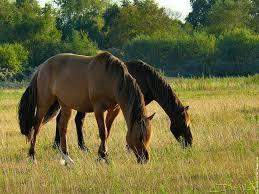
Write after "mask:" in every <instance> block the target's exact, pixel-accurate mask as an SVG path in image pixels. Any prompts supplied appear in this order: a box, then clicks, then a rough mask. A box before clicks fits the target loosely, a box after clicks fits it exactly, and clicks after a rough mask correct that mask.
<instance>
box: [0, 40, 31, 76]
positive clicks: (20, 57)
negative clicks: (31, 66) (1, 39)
mask: <svg viewBox="0 0 259 194" xmlns="http://www.w3.org/2000/svg"><path fill="white" fill-rule="evenodd" d="M28 54H29V53H28V51H27V50H26V49H25V48H24V47H23V46H22V45H20V44H1V45H0V68H1V69H2V70H4V72H8V74H9V72H14V73H21V72H22V71H23V70H24V66H25V65H26V64H27V62H28ZM6 69H8V70H6ZM2 73H3V71H2ZM4 74H5V73H4Z"/></svg>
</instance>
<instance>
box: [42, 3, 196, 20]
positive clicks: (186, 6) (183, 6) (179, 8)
mask: <svg viewBox="0 0 259 194" xmlns="http://www.w3.org/2000/svg"><path fill="white" fill-rule="evenodd" d="M51 1H52V0H39V2H40V5H42V6H43V5H44V4H45V3H46V2H51ZM114 1H116V0H114ZM156 2H157V3H158V4H159V6H161V7H165V8H170V9H171V10H173V11H176V12H178V13H180V14H181V18H180V19H181V20H184V18H185V17H186V16H187V15H188V13H189V12H190V11H191V10H192V8H191V4H190V1H189V0H156Z"/></svg>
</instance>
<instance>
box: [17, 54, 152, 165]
mask: <svg viewBox="0 0 259 194" xmlns="http://www.w3.org/2000/svg"><path fill="white" fill-rule="evenodd" d="M57 104H58V106H60V107H61V109H60V116H59V121H58V129H59V133H60V141H61V143H60V153H61V161H63V162H62V163H63V164H72V163H74V162H73V160H72V159H71V158H70V156H69V153H68V149H67V143H66V133H67V126H68V122H69V119H70V117H71V111H72V109H74V110H76V111H79V112H94V115H95V119H96V121H97V125H98V129H99V137H100V139H101V143H100V146H99V149H98V156H99V157H98V158H99V159H101V160H105V161H107V159H108V158H107V157H108V153H107V148H106V141H107V128H106V126H105V122H104V112H105V111H106V110H108V111H113V110H114V109H116V107H118V106H119V107H120V109H121V110H122V113H123V115H124V117H125V120H126V124H127V128H128V130H127V135H126V141H127V143H128V145H129V146H130V148H131V149H132V150H133V152H134V153H135V155H136V157H137V161H138V162H139V163H146V162H147V161H148V160H149V151H148V148H149V144H150V139H151V133H152V131H151V126H150V120H151V119H152V118H153V116H154V114H153V115H151V116H150V117H147V116H146V109H145V102H144V97H143V94H142V93H141V90H140V88H139V86H138V84H137V82H136V80H135V79H134V78H133V77H132V76H131V75H130V74H129V72H128V70H127V68H126V66H125V64H124V63H123V62H122V61H121V60H119V59H118V58H116V57H115V56H113V55H112V54H110V53H108V52H103V53H100V54H98V55H96V56H83V55H75V54H71V53H62V54H58V55H55V56H53V57H51V58H49V59H47V60H46V61H45V62H44V63H43V64H41V65H40V66H39V68H38V70H37V71H36V73H35V75H34V76H33V78H32V80H31V82H30V84H29V86H28V87H27V89H26V90H25V92H24V93H23V95H22V97H21V100H20V103H19V105H18V119H19V125H20V130H21V133H22V134H23V135H25V136H26V137H27V141H29V142H30V148H29V156H30V158H31V159H32V160H33V161H35V145H36V138H37V134H38V132H39V130H40V127H41V126H42V125H43V124H44V122H43V120H44V117H45V115H46V113H47V112H48V110H49V109H51V108H53V107H56V105H57ZM45 123H46V120H45Z"/></svg>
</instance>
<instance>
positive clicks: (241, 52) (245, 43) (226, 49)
mask: <svg viewBox="0 0 259 194" xmlns="http://www.w3.org/2000/svg"><path fill="white" fill-rule="evenodd" d="M217 44H218V50H219V51H218V59H219V60H221V61H225V62H227V63H232V64H236V65H250V64H253V63H255V60H256V58H258V57H259V52H258V51H259V35H255V34H252V33H251V32H250V31H249V30H245V29H236V30H234V31H230V32H227V33H225V34H224V35H222V36H221V37H220V38H219V40H218V43H217Z"/></svg>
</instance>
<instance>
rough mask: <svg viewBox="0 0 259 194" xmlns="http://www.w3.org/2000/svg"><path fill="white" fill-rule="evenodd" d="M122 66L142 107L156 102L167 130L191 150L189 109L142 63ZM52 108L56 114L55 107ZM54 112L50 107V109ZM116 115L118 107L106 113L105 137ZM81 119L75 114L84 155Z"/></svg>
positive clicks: (149, 67) (165, 83)
mask: <svg viewBox="0 0 259 194" xmlns="http://www.w3.org/2000/svg"><path fill="white" fill-rule="evenodd" d="M125 65H126V66H127V69H128V71H129V73H130V74H131V75H132V76H133V77H134V78H135V79H136V81H137V83H138V85H139V87H140V89H141V91H142V93H143V95H144V100H145V105H148V104H149V103H150V102H152V101H153V100H154V101H156V102H157V103H158V104H159V105H160V106H161V107H162V109H163V110H164V111H165V113H166V114H167V115H168V117H169V119H170V121H171V125H170V130H171V132H172V134H173V135H174V137H175V138H176V139H177V141H178V142H181V143H182V145H183V147H184V148H186V147H191V146H192V140H193V137H192V133H191V129H190V115H189V113H188V109H189V106H183V104H182V103H181V101H180V99H179V98H178V97H177V95H176V94H175V92H174V91H173V90H172V89H171V87H170V85H169V84H168V83H167V82H166V80H165V79H164V78H163V77H162V76H160V75H159V74H158V73H157V71H156V70H155V69H154V68H153V67H152V66H150V65H148V64H146V63H145V62H143V61H141V60H134V61H129V62H126V63H125ZM55 108H56V110H57V109H58V105H57V107H55ZM55 108H54V107H53V109H55ZM52 111H54V110H52ZM119 111H120V107H119V106H118V107H116V108H115V109H113V110H112V111H109V112H108V113H107V117H106V127H107V130H108V135H109V133H110V129H111V126H112V123H113V121H114V119H115V118H116V116H117V115H118V114H119ZM48 114H51V113H48ZM48 116H49V115H46V119H47V118H48ZM59 117H60V114H59V115H58V117H57V122H58V120H59ZM84 119H85V113H83V112H77V114H76V117H75V123H76V129H77V136H78V145H79V148H80V149H82V150H85V151H87V150H88V148H87V147H86V145H85V142H84V137H83V122H84ZM59 142H60V137H59V131H58V129H57V130H56V136H55V142H54V145H53V147H56V146H57V145H59Z"/></svg>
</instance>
